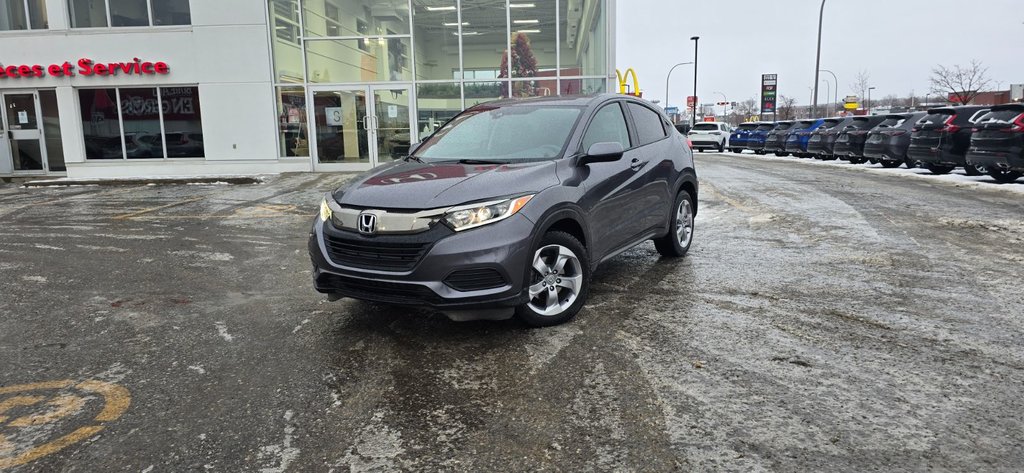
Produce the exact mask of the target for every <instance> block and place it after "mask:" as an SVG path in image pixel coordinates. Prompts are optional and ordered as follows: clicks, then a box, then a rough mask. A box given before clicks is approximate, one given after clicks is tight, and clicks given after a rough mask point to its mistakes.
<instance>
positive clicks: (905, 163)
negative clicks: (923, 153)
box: [903, 158, 917, 169]
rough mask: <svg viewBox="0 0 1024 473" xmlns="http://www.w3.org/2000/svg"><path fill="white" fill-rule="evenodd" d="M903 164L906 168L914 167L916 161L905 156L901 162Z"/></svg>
mask: <svg viewBox="0 0 1024 473" xmlns="http://www.w3.org/2000/svg"><path fill="white" fill-rule="evenodd" d="M903 165H904V166H906V167H907V169H914V168H916V167H917V161H914V160H912V159H910V158H907V160H906V161H904V162H903Z"/></svg>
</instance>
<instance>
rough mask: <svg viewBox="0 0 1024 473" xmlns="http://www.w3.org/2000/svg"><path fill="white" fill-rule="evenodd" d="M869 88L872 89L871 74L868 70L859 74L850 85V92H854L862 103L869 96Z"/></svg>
mask: <svg viewBox="0 0 1024 473" xmlns="http://www.w3.org/2000/svg"><path fill="white" fill-rule="evenodd" d="M868 87H871V74H868V71H867V70H863V71H860V72H858V73H857V77H855V78H854V79H853V82H851V83H850V90H853V93H854V94H856V95H857V99H858V100H860V101H861V102H863V101H864V100H865V98H866V97H867V96H868Z"/></svg>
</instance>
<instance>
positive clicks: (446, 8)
mask: <svg viewBox="0 0 1024 473" xmlns="http://www.w3.org/2000/svg"><path fill="white" fill-rule="evenodd" d="M427 11H455V6H454V5H452V6H449V7H427Z"/></svg>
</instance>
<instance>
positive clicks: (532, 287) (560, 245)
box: [516, 232, 590, 327]
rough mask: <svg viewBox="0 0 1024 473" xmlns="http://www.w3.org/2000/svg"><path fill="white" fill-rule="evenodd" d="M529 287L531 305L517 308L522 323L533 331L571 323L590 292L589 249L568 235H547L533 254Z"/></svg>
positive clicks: (562, 233) (553, 233)
mask: <svg viewBox="0 0 1024 473" xmlns="http://www.w3.org/2000/svg"><path fill="white" fill-rule="evenodd" d="M527 284H528V285H529V294H530V301H529V302H527V303H526V304H523V305H521V306H519V307H517V308H516V316H517V317H519V320H522V321H523V322H524V323H526V324H527V325H530V326H533V327H548V326H551V325H558V324H561V323H565V322H568V321H569V320H570V319H572V318H573V317H575V316H576V314H577V313H578V312H579V311H580V309H582V308H583V304H584V303H585V302H586V298H587V291H588V290H589V289H590V260H589V258H588V257H587V250H586V248H584V247H583V244H582V243H580V242H579V240H577V239H576V237H574V236H572V235H570V234H568V233H565V232H548V233H547V234H545V235H544V238H542V239H541V242H540V245H538V247H537V249H536V250H535V251H534V253H533V261H532V263H531V268H530V275H529V279H527Z"/></svg>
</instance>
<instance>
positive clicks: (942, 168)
mask: <svg viewBox="0 0 1024 473" xmlns="http://www.w3.org/2000/svg"><path fill="white" fill-rule="evenodd" d="M955 167H956V166H949V165H946V164H925V165H924V168H925V169H927V170H929V171H931V173H932V174H949V173H950V171H952V170H953V168H955Z"/></svg>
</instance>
